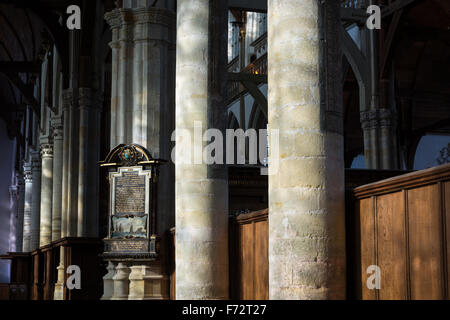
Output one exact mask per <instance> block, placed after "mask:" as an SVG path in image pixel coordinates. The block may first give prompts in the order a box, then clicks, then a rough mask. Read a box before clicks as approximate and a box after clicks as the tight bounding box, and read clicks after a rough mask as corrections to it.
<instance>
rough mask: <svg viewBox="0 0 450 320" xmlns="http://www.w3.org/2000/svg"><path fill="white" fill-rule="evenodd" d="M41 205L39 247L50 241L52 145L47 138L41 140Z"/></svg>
mask: <svg viewBox="0 0 450 320" xmlns="http://www.w3.org/2000/svg"><path fill="white" fill-rule="evenodd" d="M41 159H42V175H41V203H40V232H39V239H40V240H39V246H45V245H47V244H49V243H50V242H51V241H52V200H53V193H52V192H53V143H52V141H50V140H49V139H48V138H45V142H44V143H42V139H41Z"/></svg>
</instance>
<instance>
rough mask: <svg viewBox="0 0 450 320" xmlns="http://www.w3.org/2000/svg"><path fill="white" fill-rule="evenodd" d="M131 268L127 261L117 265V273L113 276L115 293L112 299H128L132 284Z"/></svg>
mask: <svg viewBox="0 0 450 320" xmlns="http://www.w3.org/2000/svg"><path fill="white" fill-rule="evenodd" d="M129 276H130V268H129V267H128V265H127V264H126V263H123V262H119V264H118V265H117V267H116V274H115V275H114V276H113V278H112V279H113V281H114V293H113V296H112V298H111V300H128V293H129V285H130V280H129Z"/></svg>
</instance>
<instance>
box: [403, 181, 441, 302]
mask: <svg viewBox="0 0 450 320" xmlns="http://www.w3.org/2000/svg"><path fill="white" fill-rule="evenodd" d="M439 202H440V197H439V189H438V185H437V184H434V185H430V186H425V187H421V188H415V189H412V190H408V215H409V255H410V281H411V298H412V299H442V298H443V283H442V279H443V270H442V266H443V260H442V258H443V255H442V253H443V251H442V232H441V230H442V228H441V226H442V222H441V214H440V212H439Z"/></svg>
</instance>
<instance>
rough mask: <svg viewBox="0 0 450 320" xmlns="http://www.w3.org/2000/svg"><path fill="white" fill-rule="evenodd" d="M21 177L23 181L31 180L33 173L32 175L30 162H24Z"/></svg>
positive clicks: (29, 181) (28, 181)
mask: <svg viewBox="0 0 450 320" xmlns="http://www.w3.org/2000/svg"><path fill="white" fill-rule="evenodd" d="M23 178H24V180H25V183H31V182H33V175H32V171H31V162H30V163H25V164H24V165H23Z"/></svg>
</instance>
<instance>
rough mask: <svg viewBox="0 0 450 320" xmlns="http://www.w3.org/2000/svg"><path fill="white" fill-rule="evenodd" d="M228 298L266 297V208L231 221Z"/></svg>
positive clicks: (248, 298)
mask: <svg viewBox="0 0 450 320" xmlns="http://www.w3.org/2000/svg"><path fill="white" fill-rule="evenodd" d="M230 229H231V231H232V232H230V237H231V239H230V248H231V250H230V251H232V250H235V251H237V252H230V270H231V273H234V274H233V275H232V276H231V275H230V281H231V283H230V298H231V299H242V300H262V299H268V297H269V260H268V244H269V239H268V221H267V209H265V210H260V211H256V212H251V213H247V214H241V215H239V216H238V217H237V218H236V219H232V220H231V221H230Z"/></svg>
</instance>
